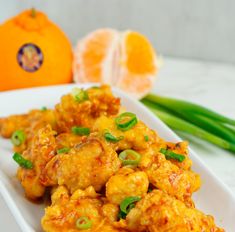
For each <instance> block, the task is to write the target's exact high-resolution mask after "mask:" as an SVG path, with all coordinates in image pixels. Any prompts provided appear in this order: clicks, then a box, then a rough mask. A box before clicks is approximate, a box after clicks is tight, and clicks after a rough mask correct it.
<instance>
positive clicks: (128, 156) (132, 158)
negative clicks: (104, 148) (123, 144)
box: [118, 149, 141, 165]
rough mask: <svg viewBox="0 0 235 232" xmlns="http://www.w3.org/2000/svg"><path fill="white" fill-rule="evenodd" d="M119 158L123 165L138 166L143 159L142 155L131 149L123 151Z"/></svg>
mask: <svg viewBox="0 0 235 232" xmlns="http://www.w3.org/2000/svg"><path fill="white" fill-rule="evenodd" d="M118 157H119V159H120V160H121V161H122V164H123V165H138V164H139V162H140V159H141V155H140V154H139V153H138V152H136V151H134V150H131V149H127V150H124V151H122V152H121V153H120V154H119V156H118Z"/></svg>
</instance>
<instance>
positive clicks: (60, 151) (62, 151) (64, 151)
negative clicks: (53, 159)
mask: <svg viewBox="0 0 235 232" xmlns="http://www.w3.org/2000/svg"><path fill="white" fill-rule="evenodd" d="M69 151H70V148H69V147H63V148H61V149H58V150H57V154H61V153H67V152H69Z"/></svg>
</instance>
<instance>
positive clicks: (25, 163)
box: [12, 152, 33, 169]
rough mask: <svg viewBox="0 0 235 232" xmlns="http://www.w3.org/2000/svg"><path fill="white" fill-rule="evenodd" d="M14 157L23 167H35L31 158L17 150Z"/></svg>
mask: <svg viewBox="0 0 235 232" xmlns="http://www.w3.org/2000/svg"><path fill="white" fill-rule="evenodd" d="M12 158H13V160H15V162H16V163H18V164H19V166H21V167H22V168H26V169H32V168H33V163H32V162H31V161H30V160H27V159H25V158H24V157H23V156H22V155H21V154H20V153H17V152H15V153H14V155H13V157H12Z"/></svg>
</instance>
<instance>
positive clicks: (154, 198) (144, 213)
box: [126, 190, 224, 232]
mask: <svg viewBox="0 0 235 232" xmlns="http://www.w3.org/2000/svg"><path fill="white" fill-rule="evenodd" d="M126 223H127V228H128V229H129V230H130V231H149V232H190V231H191V232H199V231H204V232H223V231H224V230H223V229H220V228H218V227H216V225H215V223H214V219H213V217H212V216H208V215H205V214H203V213H202V212H200V211H199V210H197V209H194V208H187V207H186V206H185V204H184V203H182V202H181V201H179V200H176V199H175V198H173V197H171V196H169V195H167V194H166V193H164V192H162V191H160V190H154V191H153V192H151V193H148V194H147V195H146V196H145V197H144V198H143V199H141V200H140V201H139V202H138V203H137V204H136V206H135V208H133V209H132V210H131V211H130V212H129V214H128V215H127V217H126Z"/></svg>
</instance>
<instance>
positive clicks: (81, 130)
mask: <svg viewBox="0 0 235 232" xmlns="http://www.w3.org/2000/svg"><path fill="white" fill-rule="evenodd" d="M71 131H72V133H73V134H75V135H89V134H90V129H89V128H87V127H79V126H73V127H72V128H71Z"/></svg>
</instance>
